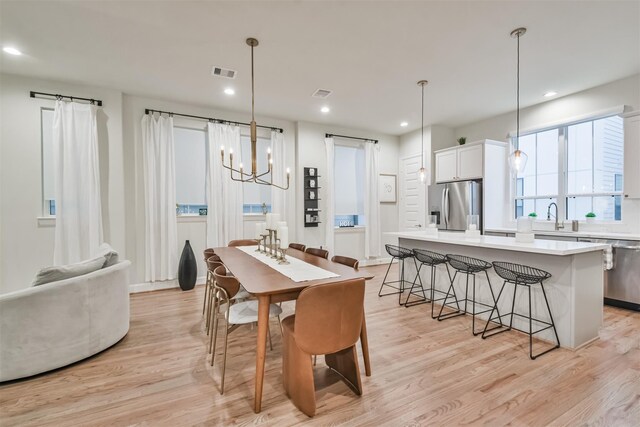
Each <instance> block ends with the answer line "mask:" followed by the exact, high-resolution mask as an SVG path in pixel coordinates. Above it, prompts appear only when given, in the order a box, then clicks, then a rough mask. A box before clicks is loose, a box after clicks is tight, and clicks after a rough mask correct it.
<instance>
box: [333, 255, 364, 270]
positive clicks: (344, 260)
mask: <svg viewBox="0 0 640 427" xmlns="http://www.w3.org/2000/svg"><path fill="white" fill-rule="evenodd" d="M331 261H333V262H337V263H338V264H342V265H346V266H347V267H351V268H353V269H354V270H357V269H358V266H359V265H360V261H358V260H357V259H354V258H349V257H348V256H342V255H335V256H333V257H331Z"/></svg>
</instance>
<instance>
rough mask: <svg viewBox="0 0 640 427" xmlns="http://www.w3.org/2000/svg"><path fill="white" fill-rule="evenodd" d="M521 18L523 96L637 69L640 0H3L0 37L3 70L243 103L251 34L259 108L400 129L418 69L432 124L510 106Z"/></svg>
mask: <svg viewBox="0 0 640 427" xmlns="http://www.w3.org/2000/svg"><path fill="white" fill-rule="evenodd" d="M518 26H525V27H527V28H528V32H527V34H526V35H525V36H523V38H522V39H521V67H522V68H521V99H522V105H523V106H527V105H533V104H537V103H539V102H543V101H544V100H545V99H544V98H543V97H542V95H543V93H545V92H546V91H548V90H555V91H557V92H558V93H559V95H558V96H563V95H567V94H570V93H574V92H577V91H581V90H584V89H587V88H590V87H593V86H597V85H600V84H603V83H606V82H610V81H613V80H617V79H619V78H623V77H627V76H630V75H632V74H635V73H638V72H639V71H640V2H639V1H627V2H618V1H590V2H584V1H581V2H578V1H566V2H563V1H554V2H549V1H491V2H482V1H450V2H444V1H439V2H436V1H423V2H419V1H392V0H389V1H378V2H364V1H334V2H312V1H255V2H248V1H233V2H217V1H209V2H203V1H201V2H192V1H164V2H159V1H158V2H151V1H66V2H57V1H0V38H1V40H0V42H1V43H2V45H3V46H8V45H11V46H15V47H17V48H19V49H20V50H22V51H23V53H24V54H23V55H22V56H19V57H13V56H9V55H7V54H5V53H2V52H0V57H1V64H0V70H1V71H3V72H8V73H15V74H23V75H30V76H37V77H45V78H51V79H58V80H64V81H71V82H77V83H84V84H90V85H99V86H105V87H111V88H116V89H119V90H122V91H123V92H124V93H127V94H137V95H146V96H152V97H156V98H162V99H171V100H176V101H181V102H185V103H191V104H197V105H205V106H211V107H216V108H223V109H228V110H234V111H250V105H251V104H250V100H251V98H250V96H251V93H250V60H249V58H250V49H249V47H248V46H247V45H246V44H245V39H246V38H247V37H250V36H252V37H256V38H258V39H259V41H260V45H259V46H258V47H257V48H256V50H255V72H256V113H257V114H258V115H267V116H271V117H277V118H284V119H289V120H304V121H312V122H320V123H331V124H335V125H341V126H347V127H352V128H361V129H369V130H372V131H377V132H384V133H388V134H394V135H397V134H402V133H406V132H408V131H410V130H413V129H417V128H419V126H420V89H419V87H418V86H417V85H416V82H417V81H418V80H420V79H427V80H429V82H430V83H429V85H428V86H427V89H426V111H425V114H426V118H425V124H443V125H447V126H452V127H456V126H460V125H463V124H467V123H471V122H474V121H478V120H481V119H483V118H486V117H490V116H494V115H497V114H501V113H505V112H508V111H512V110H514V106H515V73H516V61H515V57H516V41H515V40H514V39H512V38H510V37H509V33H510V31H511V30H513V29H514V28H516V27H518ZM213 65H217V66H222V67H225V68H231V69H234V70H236V71H237V72H238V73H237V78H236V79H235V80H227V79H221V78H217V77H213V76H211V67H212V66H213ZM228 86H232V87H234V88H235V91H236V94H235V95H234V96H227V95H225V94H224V93H223V90H224V88H226V87H228ZM318 88H323V89H330V90H333V91H334V92H333V94H332V95H331V96H330V97H329V98H327V99H326V100H320V99H315V98H312V97H311V94H312V93H313V92H314V91H315V90H316V89H318ZM324 105H327V106H329V107H330V108H331V111H330V113H328V114H322V113H321V112H320V107H321V106H324ZM405 120H406V121H408V122H409V126H407V127H405V128H401V127H400V126H399V124H400V122H401V121H405Z"/></svg>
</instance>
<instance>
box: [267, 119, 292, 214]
mask: <svg viewBox="0 0 640 427" xmlns="http://www.w3.org/2000/svg"><path fill="white" fill-rule="evenodd" d="M271 152H272V155H273V157H272V158H273V169H272V170H271V173H272V174H273V183H274V184H277V185H281V186H286V185H287V164H286V163H287V151H286V148H285V145H284V135H283V134H282V132H278V131H275V130H272V131H271ZM287 191H288V190H281V189H280V188H277V187H271V212H275V213H279V214H280V215H281V219H282V221H287Z"/></svg>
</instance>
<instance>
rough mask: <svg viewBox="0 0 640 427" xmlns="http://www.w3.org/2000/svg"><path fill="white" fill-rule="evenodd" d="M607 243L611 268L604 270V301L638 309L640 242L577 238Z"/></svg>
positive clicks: (639, 302)
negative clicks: (610, 249)
mask: <svg viewBox="0 0 640 427" xmlns="http://www.w3.org/2000/svg"><path fill="white" fill-rule="evenodd" d="M578 240H579V241H581V242H594V243H607V244H610V245H611V247H612V248H613V268H612V269H611V270H608V271H606V275H605V281H604V303H605V304H607V305H613V306H616V307H622V308H627V309H630V310H636V311H640V242H638V241H633V240H602V239H583V238H580V239H578Z"/></svg>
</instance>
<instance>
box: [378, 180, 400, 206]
mask: <svg viewBox="0 0 640 427" xmlns="http://www.w3.org/2000/svg"><path fill="white" fill-rule="evenodd" d="M396 181H397V176H396V175H390V174H382V173H381V174H380V177H379V180H378V191H379V195H380V203H396V202H397V195H396V191H397V185H396Z"/></svg>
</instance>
